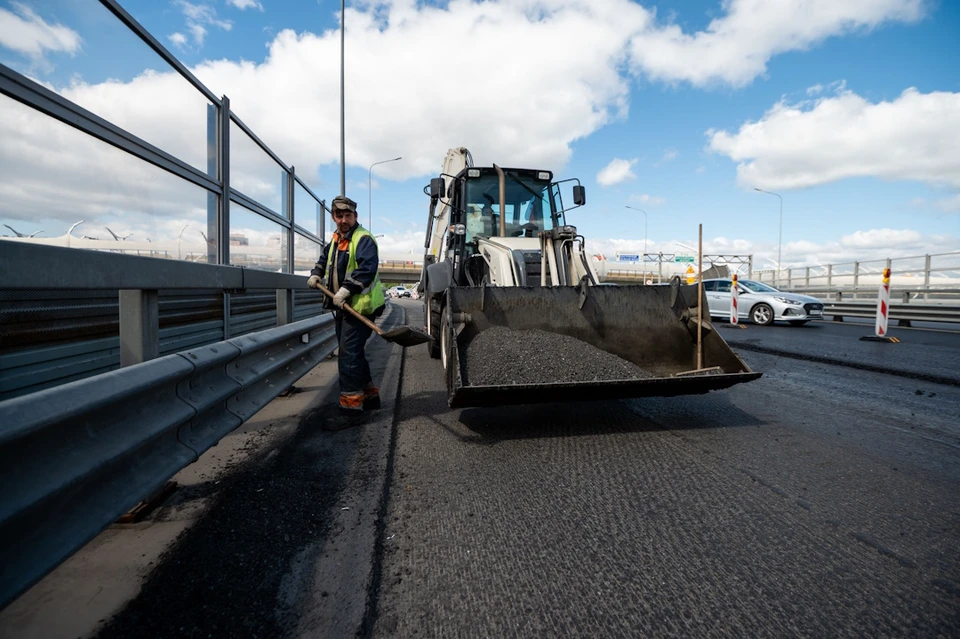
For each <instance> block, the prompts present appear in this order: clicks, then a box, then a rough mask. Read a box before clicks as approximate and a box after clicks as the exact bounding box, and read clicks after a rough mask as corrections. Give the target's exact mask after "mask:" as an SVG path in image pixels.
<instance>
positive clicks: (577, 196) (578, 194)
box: [573, 184, 587, 206]
mask: <svg viewBox="0 0 960 639" xmlns="http://www.w3.org/2000/svg"><path fill="white" fill-rule="evenodd" d="M573 203H574V204H576V205H577V206H583V205H584V204H586V203H587V189H586V188H584V186H583V185H582V184H577V185H576V186H574V187H573Z"/></svg>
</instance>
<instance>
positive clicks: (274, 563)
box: [98, 307, 403, 639]
mask: <svg viewBox="0 0 960 639" xmlns="http://www.w3.org/2000/svg"><path fill="white" fill-rule="evenodd" d="M402 316H403V312H402V309H399V308H396V307H394V312H393V313H392V317H391V316H385V317H384V318H383V324H384V328H385V329H388V328H390V327H392V326H393V325H394V324H397V323H401V322H402V321H403V317H402ZM399 351H400V349H399V347H396V346H394V345H391V344H389V343H387V342H384V341H383V340H382V339H380V338H378V337H376V336H373V338H372V339H371V341H370V342H369V343H368V345H367V352H368V354H369V355H370V360H371V368H372V369H373V373H374V379H375V380H381V379H384V376H385V375H386V376H387V377H388V379H384V382H383V383H382V387H381V390H382V392H384V393H385V395H384V407H383V409H381V410H380V411H376V412H373V413H372V414H371V415H370V416H365V419H364V423H363V424H361V425H360V426H358V427H355V428H351V429H347V430H344V431H340V432H335V433H332V432H328V431H324V430H323V429H322V424H323V423H324V421H325V420H326V419H327V418H329V416H330V415H331V414H335V412H336V411H337V409H338V402H337V396H338V393H339V389H338V386H337V385H336V384H334V385H332V387H331V388H330V389H328V391H327V393H326V395H325V396H324V398H323V401H322V403H321V404H320V405H319V407H317V408H316V409H314V410H312V411H310V412H309V413H307V414H304V415H303V416H302V418H301V419H300V422H299V425H298V428H297V429H296V431H295V433H294V434H293V436H291V437H290V438H288V439H287V440H286V441H284V442H283V443H281V444H280V445H279V447H277V448H274V449H272V450H264V451H262V452H261V453H260V454H258V455H256V456H254V457H251V458H249V459H247V460H246V461H245V462H243V463H242V464H241V465H240V466H239V467H237V468H236V469H235V470H234V471H233V472H231V473H230V474H228V475H227V476H224V477H223V478H222V479H220V480H219V482H217V483H216V484H211V485H206V486H204V488H203V489H201V490H209V491H210V492H211V493H212V494H211V496H210V505H209V507H208V509H207V511H206V512H205V514H204V515H203V516H202V517H201V518H200V519H199V520H198V521H196V523H195V524H194V525H193V526H191V527H190V528H188V529H187V530H185V531H184V532H183V533H181V535H180V536H179V537H178V538H177V540H176V542H175V543H174V544H173V545H172V546H171V547H170V548H169V549H168V550H167V551H166V552H165V553H164V554H163V555H162V556H161V558H160V560H159V561H158V564H157V566H156V568H155V569H154V570H153V571H152V572H151V573H150V574H149V575H148V576H147V577H146V579H145V581H144V583H143V585H142V589H141V591H140V593H139V595H138V596H137V597H135V598H134V599H132V600H131V601H130V602H128V604H127V605H126V606H125V607H124V609H123V610H121V611H120V612H119V613H118V614H117V615H115V616H114V617H113V618H112V619H110V620H109V621H108V622H107V623H106V624H105V625H104V627H103V628H102V629H101V631H100V633H99V634H98V636H99V637H101V638H103V639H108V638H112V637H118V638H119V637H124V638H126V637H131V636H140V635H143V634H146V635H148V636H158V637H201V636H202V637H208V636H215V637H276V636H289V635H294V634H295V635H308V636H309V635H314V636H322V635H326V633H327V632H329V631H330V630H331V629H337V630H338V631H339V634H341V635H353V634H354V633H355V632H356V631H357V629H359V627H360V625H361V623H362V621H363V617H364V614H365V612H366V606H367V591H368V589H369V581H370V575H369V574H356V573H354V572H351V571H349V570H346V571H345V570H344V565H347V566H354V567H355V566H357V565H360V566H363V565H366V566H368V567H369V566H370V565H371V564H372V560H373V558H372V552H373V548H374V537H375V535H376V525H377V519H378V514H379V512H380V510H381V507H382V505H381V503H380V500H381V498H382V496H383V477H384V472H383V469H384V467H385V465H386V458H387V454H388V447H389V438H390V427H391V425H392V413H393V403H394V401H395V398H396V388H397V385H398V380H397V379H396V377H397V371H396V369H397V368H399V367H398V366H397V365H396V364H397V357H398V356H399V353H398V352H399ZM391 367H393V369H394V370H392V371H391V370H390V368H391ZM391 376H392V379H390V378H391ZM390 392H392V393H393V395H392V396H390V395H389V393H390ZM192 497H197V495H193V496H192ZM344 504H348V505H344ZM357 540H359V541H357ZM327 636H329V635H327Z"/></svg>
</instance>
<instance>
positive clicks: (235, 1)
mask: <svg viewBox="0 0 960 639" xmlns="http://www.w3.org/2000/svg"><path fill="white" fill-rule="evenodd" d="M227 4H229V5H231V6H233V7H236V8H237V9H240V10H241V11H244V10H246V9H258V10H260V11H263V5H262V4H260V3H259V2H257V0H227Z"/></svg>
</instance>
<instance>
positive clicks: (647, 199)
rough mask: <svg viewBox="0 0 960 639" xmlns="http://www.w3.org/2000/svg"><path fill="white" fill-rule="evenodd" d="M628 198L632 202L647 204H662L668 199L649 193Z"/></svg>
mask: <svg viewBox="0 0 960 639" xmlns="http://www.w3.org/2000/svg"><path fill="white" fill-rule="evenodd" d="M628 200H629V201H630V202H637V203H639V204H646V205H647V206H660V205H661V204H663V203H664V202H666V201H667V198H664V197H657V196H654V195H648V194H647V193H642V194H641V195H631V196H630V197H629V198H628Z"/></svg>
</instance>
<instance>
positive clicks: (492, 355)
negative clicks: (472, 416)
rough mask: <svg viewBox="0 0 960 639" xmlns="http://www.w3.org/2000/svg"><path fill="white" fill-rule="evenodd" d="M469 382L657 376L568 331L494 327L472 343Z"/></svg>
mask: <svg viewBox="0 0 960 639" xmlns="http://www.w3.org/2000/svg"><path fill="white" fill-rule="evenodd" d="M465 356H466V357H465V371H464V376H465V377H466V380H465V383H466V384H467V385H469V386H499V385H503V384H546V383H561V382H598V381H610V380H617V379H645V378H651V377H655V376H654V375H653V374H652V373H650V372H648V371H645V370H643V369H642V368H640V367H639V366H637V365H636V364H633V363H631V362H628V361H627V360H625V359H622V358H620V357H617V356H616V355H614V354H612V353H608V352H606V351H603V350H600V349H599V348H597V347H595V346H592V345H591V344H588V343H587V342H584V341H581V340H578V339H576V338H573V337H570V336H568V335H559V334H557V333H550V332H547V331H541V330H523V331H515V330H513V329H510V328H507V327H505V326H494V327H493V328H489V329H487V330H485V331H483V332H482V333H480V334H479V335H477V336H476V337H475V338H473V341H472V342H470V344H469V345H468V346H467V349H466V353H465Z"/></svg>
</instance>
